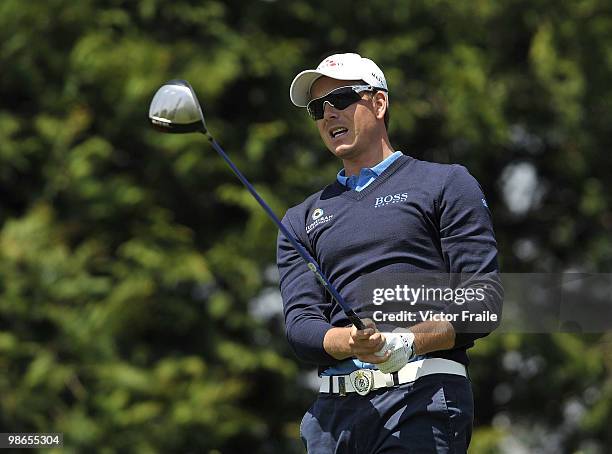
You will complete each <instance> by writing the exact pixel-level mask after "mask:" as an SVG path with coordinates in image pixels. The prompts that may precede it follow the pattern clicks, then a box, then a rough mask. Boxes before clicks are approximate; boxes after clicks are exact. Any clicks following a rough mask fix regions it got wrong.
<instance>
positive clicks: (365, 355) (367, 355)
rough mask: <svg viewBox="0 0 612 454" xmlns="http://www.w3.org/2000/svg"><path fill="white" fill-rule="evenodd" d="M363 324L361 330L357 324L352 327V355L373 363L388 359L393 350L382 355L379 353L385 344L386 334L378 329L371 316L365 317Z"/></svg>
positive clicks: (350, 338) (350, 346)
mask: <svg viewBox="0 0 612 454" xmlns="http://www.w3.org/2000/svg"><path fill="white" fill-rule="evenodd" d="M363 324H364V325H365V329H363V330H359V329H357V328H356V327H355V326H352V327H351V332H350V337H349V348H350V350H351V354H352V356H355V357H357V359H359V360H361V361H363V362H366V363H372V364H379V363H382V362H384V361H386V360H387V359H388V358H389V356H390V355H391V352H386V353H385V354H383V355H382V356H381V355H380V354H379V355H377V353H378V352H380V350H381V349H382V348H384V346H385V343H386V339H385V336H384V335H383V334H382V333H381V332H379V331H378V330H377V329H376V324H375V323H374V322H373V321H372V320H370V319H369V318H366V319H364V320H363Z"/></svg>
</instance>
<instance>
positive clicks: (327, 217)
mask: <svg viewBox="0 0 612 454" xmlns="http://www.w3.org/2000/svg"><path fill="white" fill-rule="evenodd" d="M310 218H311V219H312V220H313V221H314V222H311V223H310V224H307V225H306V233H307V234H308V233H310V232H311V231H312V229H314V228H315V227H317V226H319V225H321V224H325V223H327V222H329V221H331V220H332V219H333V218H334V215H333V214H325V212H324V211H323V209H321V208H316V209H315V210H314V211H313V212H312V214H311V215H310Z"/></svg>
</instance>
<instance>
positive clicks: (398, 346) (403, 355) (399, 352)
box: [376, 332, 415, 374]
mask: <svg viewBox="0 0 612 454" xmlns="http://www.w3.org/2000/svg"><path fill="white" fill-rule="evenodd" d="M384 336H385V338H386V340H387V342H386V343H385V345H383V347H382V349H381V350H380V351H379V352H377V353H376V355H377V356H381V357H383V356H385V357H387V358H388V359H387V360H386V361H385V362H383V363H381V364H379V365H378V369H379V370H380V371H381V372H382V373H383V374H390V373H392V372H397V371H398V370H400V369H401V368H402V367H404V366H405V365H406V364H408V361H410V360H411V359H412V358H414V356H415V351H414V334H412V333H411V332H407V333H384Z"/></svg>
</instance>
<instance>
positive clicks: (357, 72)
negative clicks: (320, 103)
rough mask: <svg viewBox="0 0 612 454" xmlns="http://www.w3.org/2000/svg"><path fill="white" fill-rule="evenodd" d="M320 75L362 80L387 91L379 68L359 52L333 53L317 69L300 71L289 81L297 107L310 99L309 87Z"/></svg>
mask: <svg viewBox="0 0 612 454" xmlns="http://www.w3.org/2000/svg"><path fill="white" fill-rule="evenodd" d="M321 76H327V77H331V78H332V79H338V80H363V81H364V82H365V83H366V84H368V85H372V86H373V87H376V88H380V89H382V90H385V91H387V81H386V80H385V75H384V74H383V72H382V71H381V70H380V68H379V67H378V66H377V65H376V63H374V62H373V61H372V60H370V59H369V58H363V57H362V56H361V55H359V54H335V55H331V56H329V57H327V58H326V59H325V60H323V61H322V62H321V63H319V66H317V69H309V70H306V71H302V72H301V73H299V74H298V75H297V76H295V79H293V82H292V83H291V88H290V89H289V97H290V98H291V102H293V104H295V105H296V106H298V107H306V105H307V104H308V102H309V101H310V100H311V99H312V96H311V95H310V88H311V87H312V84H314V82H315V80H317V79H318V78H319V77H321Z"/></svg>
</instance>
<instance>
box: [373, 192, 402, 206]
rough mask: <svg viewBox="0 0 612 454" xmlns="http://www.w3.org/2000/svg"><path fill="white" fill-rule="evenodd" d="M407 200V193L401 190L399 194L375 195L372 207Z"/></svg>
mask: <svg viewBox="0 0 612 454" xmlns="http://www.w3.org/2000/svg"><path fill="white" fill-rule="evenodd" d="M407 201H408V193H407V192H402V193H400V194H389V195H384V196H382V197H376V202H375V203H374V208H380V207H384V206H387V205H390V204H393V203H402V202H407Z"/></svg>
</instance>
